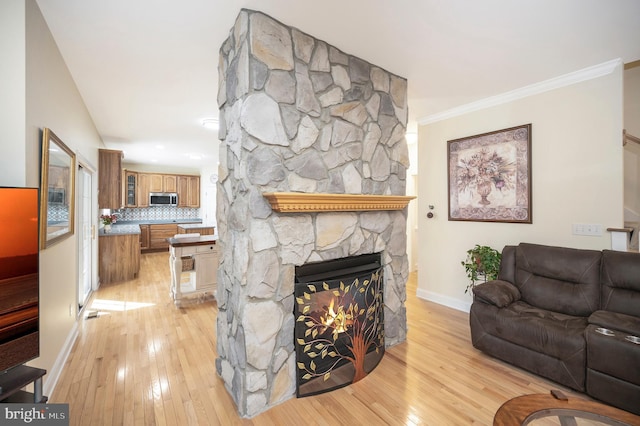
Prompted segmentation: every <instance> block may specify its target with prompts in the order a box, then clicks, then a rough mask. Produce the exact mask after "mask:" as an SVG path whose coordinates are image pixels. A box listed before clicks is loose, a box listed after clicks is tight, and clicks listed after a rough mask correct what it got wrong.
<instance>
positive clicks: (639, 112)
mask: <svg viewBox="0 0 640 426" xmlns="http://www.w3.org/2000/svg"><path fill="white" fill-rule="evenodd" d="M634 65H635V66H633V67H629V68H627V69H625V70H624V128H625V129H627V132H629V133H631V134H632V135H634V136H636V137H638V138H640V61H636V62H635V63H634Z"/></svg>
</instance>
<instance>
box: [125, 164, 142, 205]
mask: <svg viewBox="0 0 640 426" xmlns="http://www.w3.org/2000/svg"><path fill="white" fill-rule="evenodd" d="M122 175H123V178H122V183H123V188H122V196H123V202H122V205H123V206H124V207H138V173H137V172H132V171H131V170H126V169H125V170H123V171H122Z"/></svg>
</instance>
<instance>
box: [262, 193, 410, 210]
mask: <svg viewBox="0 0 640 426" xmlns="http://www.w3.org/2000/svg"><path fill="white" fill-rule="evenodd" d="M262 196H263V197H264V198H266V199H267V201H269V204H271V209H272V210H273V211H276V212H279V213H313V212H350V211H370V210H402V209H404V208H405V207H406V206H407V204H409V201H411V200H413V199H414V198H416V197H413V196H405V195H361V194H316V193H313V194H312V193H304V192H265V193H263V194H262Z"/></svg>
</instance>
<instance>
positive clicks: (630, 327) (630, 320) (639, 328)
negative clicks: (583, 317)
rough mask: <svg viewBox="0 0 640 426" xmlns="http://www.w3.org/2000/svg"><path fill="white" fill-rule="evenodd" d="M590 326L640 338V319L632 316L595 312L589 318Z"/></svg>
mask: <svg viewBox="0 0 640 426" xmlns="http://www.w3.org/2000/svg"><path fill="white" fill-rule="evenodd" d="M589 324H593V325H596V326H598V327H604V328H608V329H610V330H618V331H622V332H623V333H629V334H631V335H634V336H639V337H640V318H639V317H634V316H632V315H627V314H621V313H618V312H611V311H595V312H594V313H592V314H591V316H589Z"/></svg>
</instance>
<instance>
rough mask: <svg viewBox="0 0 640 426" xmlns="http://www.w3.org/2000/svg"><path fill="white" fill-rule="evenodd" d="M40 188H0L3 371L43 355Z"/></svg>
mask: <svg viewBox="0 0 640 426" xmlns="http://www.w3.org/2000/svg"><path fill="white" fill-rule="evenodd" d="M38 203H39V190H38V188H7V187H0V372H2V371H5V370H8V369H10V368H12V367H15V366H18V365H20V364H24V363H25V362H27V361H29V360H32V359H34V358H37V357H38V356H39V354H40V339H39V328H40V325H39V321H38V314H39V303H38V290H39V288H38V287H39V282H40V281H39V265H38V247H39V240H38V229H39V227H38V217H39V215H38V208H39V204H38Z"/></svg>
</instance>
